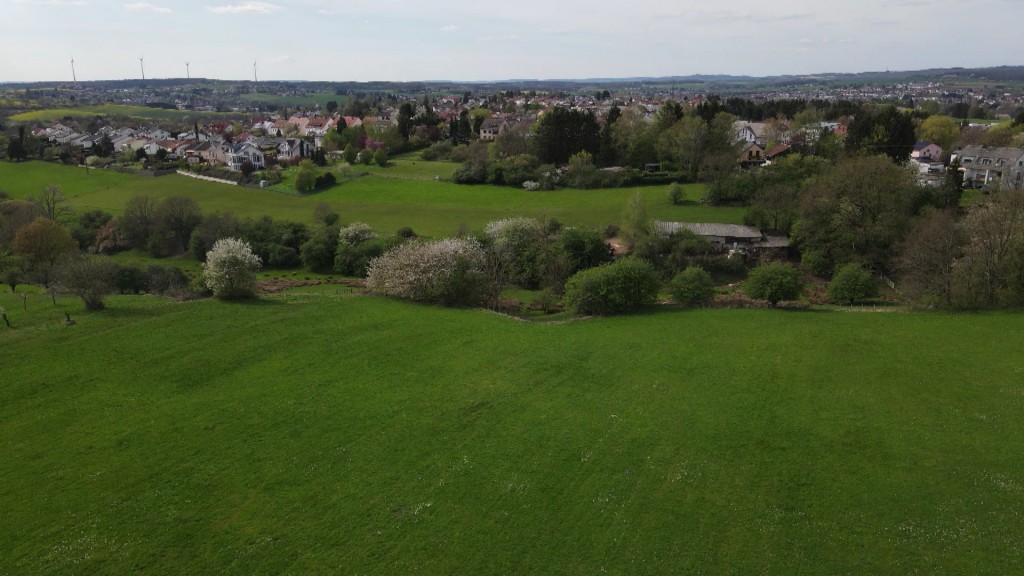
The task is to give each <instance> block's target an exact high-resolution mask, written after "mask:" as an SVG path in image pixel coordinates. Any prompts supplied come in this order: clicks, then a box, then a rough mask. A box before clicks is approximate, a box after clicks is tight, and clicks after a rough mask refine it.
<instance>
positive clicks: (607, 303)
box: [565, 258, 659, 314]
mask: <svg viewBox="0 0 1024 576" xmlns="http://www.w3.org/2000/svg"><path fill="white" fill-rule="evenodd" d="M658 286H659V281H658V273H657V272H656V271H655V270H654V267H653V266H651V264H650V263H648V262H646V261H644V260H640V259H637V258H623V259H622V260H619V261H617V262H613V263H611V264H605V265H604V266H600V267H598V268H591V269H589V270H584V271H582V272H579V273H577V274H576V275H574V276H573V277H572V278H569V281H568V282H567V283H566V285H565V305H566V306H567V307H570V308H572V309H573V310H574V311H575V312H576V313H577V314H618V313H622V312H631V311H634V310H638V309H640V308H642V307H643V306H647V305H649V304H651V303H653V302H654V298H655V296H657V294H658Z"/></svg>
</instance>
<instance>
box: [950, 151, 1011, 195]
mask: <svg viewBox="0 0 1024 576" xmlns="http://www.w3.org/2000/svg"><path fill="white" fill-rule="evenodd" d="M951 159H952V160H953V161H958V162H959V163H960V170H961V171H963V173H964V186H965V187H967V188H993V189H1002V190H1005V189H1009V188H1024V149H1021V148H1011V147H1006V146H1001V147H992V148H990V147H987V146H980V145H970V146H964V147H963V148H962V149H961V150H957V151H956V152H954V153H953V154H952V157H951Z"/></svg>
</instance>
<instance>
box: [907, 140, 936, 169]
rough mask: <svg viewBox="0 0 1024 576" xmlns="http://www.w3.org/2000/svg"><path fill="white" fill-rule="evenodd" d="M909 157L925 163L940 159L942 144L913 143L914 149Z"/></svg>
mask: <svg viewBox="0 0 1024 576" xmlns="http://www.w3.org/2000/svg"><path fill="white" fill-rule="evenodd" d="M910 157H911V158H912V159H914V160H917V161H918V162H920V163H922V164H923V163H927V162H931V161H934V160H941V159H942V146H939V145H938V144H936V143H934V142H918V143H917V144H914V150H913V151H912V152H911V153H910Z"/></svg>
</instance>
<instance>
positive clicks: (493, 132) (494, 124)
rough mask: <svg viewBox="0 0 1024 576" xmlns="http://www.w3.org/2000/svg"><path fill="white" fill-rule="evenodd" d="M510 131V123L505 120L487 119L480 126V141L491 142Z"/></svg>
mask: <svg viewBox="0 0 1024 576" xmlns="http://www.w3.org/2000/svg"><path fill="white" fill-rule="evenodd" d="M505 130H508V122H507V121H506V120H505V119H504V118H487V119H485V120H484V121H483V122H482V123H481V124H480V140H481V141H483V142H490V141H491V140H494V139H495V138H497V137H498V134H501V133H502V132H504V131H505Z"/></svg>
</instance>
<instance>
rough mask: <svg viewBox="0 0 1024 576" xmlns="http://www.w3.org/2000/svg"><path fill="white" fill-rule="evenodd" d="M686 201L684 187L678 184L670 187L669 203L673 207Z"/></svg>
mask: <svg viewBox="0 0 1024 576" xmlns="http://www.w3.org/2000/svg"><path fill="white" fill-rule="evenodd" d="M685 199H686V194H684V193H683V187H682V186H680V185H679V184H678V183H675V184H672V185H671V186H669V187H668V201H669V203H671V204H672V205H674V206H676V205H679V204H682V203H683V200H685Z"/></svg>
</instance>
